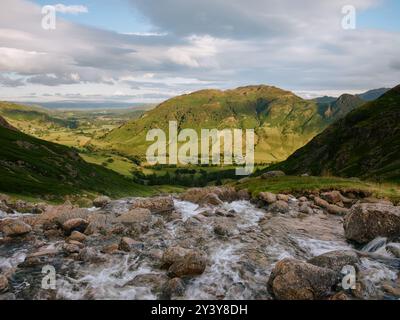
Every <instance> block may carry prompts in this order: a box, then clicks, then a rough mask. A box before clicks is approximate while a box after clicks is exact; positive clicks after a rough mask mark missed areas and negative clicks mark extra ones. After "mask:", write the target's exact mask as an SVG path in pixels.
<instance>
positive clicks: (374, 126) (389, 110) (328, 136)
mask: <svg viewBox="0 0 400 320" xmlns="http://www.w3.org/2000/svg"><path fill="white" fill-rule="evenodd" d="M399 123H400V85H398V86H396V87H395V88H393V89H391V90H390V91H388V92H387V93H385V94H384V95H383V96H381V97H380V98H378V99H377V100H375V101H372V102H369V103H367V104H365V105H363V106H361V107H359V108H357V109H355V110H353V111H352V112H350V113H349V114H347V116H346V117H344V118H342V119H341V120H339V121H337V122H336V123H334V124H333V125H331V126H330V127H328V128H327V129H326V130H325V131H324V132H322V133H321V134H319V135H318V136H316V137H315V138H314V139H313V140H312V141H311V142H310V143H308V144H307V145H305V146H304V147H303V148H301V149H299V150H298V151H296V152H295V153H294V154H293V155H292V156H290V157H289V158H288V159H287V160H286V161H284V162H282V163H280V164H278V165H275V166H273V168H276V169H281V170H284V171H285V172H287V173H288V174H302V173H309V174H312V175H335V176H343V177H360V178H364V179H374V180H388V181H394V182H399V181H400V128H399Z"/></svg>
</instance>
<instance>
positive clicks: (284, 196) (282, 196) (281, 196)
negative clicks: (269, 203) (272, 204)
mask: <svg viewBox="0 0 400 320" xmlns="http://www.w3.org/2000/svg"><path fill="white" fill-rule="evenodd" d="M276 198H277V199H278V200H280V201H285V202H288V201H289V199H290V197H289V196H288V195H287V194H278V195H277V196H276Z"/></svg>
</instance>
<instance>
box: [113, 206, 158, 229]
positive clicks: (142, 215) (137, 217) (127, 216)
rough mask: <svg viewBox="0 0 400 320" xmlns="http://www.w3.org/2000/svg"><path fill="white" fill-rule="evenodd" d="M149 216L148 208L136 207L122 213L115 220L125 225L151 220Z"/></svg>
mask: <svg viewBox="0 0 400 320" xmlns="http://www.w3.org/2000/svg"><path fill="white" fill-rule="evenodd" d="M151 218H152V215H151V212H150V210H149V209H143V208H136V209H132V210H130V211H128V212H126V213H123V214H122V215H120V216H119V217H117V218H116V219H115V221H116V222H119V223H122V224H125V225H132V224H140V223H146V222H151Z"/></svg>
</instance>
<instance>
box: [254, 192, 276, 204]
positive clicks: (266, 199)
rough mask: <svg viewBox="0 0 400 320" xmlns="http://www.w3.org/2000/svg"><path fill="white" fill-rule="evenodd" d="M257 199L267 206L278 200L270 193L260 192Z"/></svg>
mask: <svg viewBox="0 0 400 320" xmlns="http://www.w3.org/2000/svg"><path fill="white" fill-rule="evenodd" d="M258 197H259V198H260V200H262V201H264V202H266V203H268V204H272V203H274V202H276V201H277V200H278V199H277V197H276V194H274V193H271V192H260V194H259V195H258Z"/></svg>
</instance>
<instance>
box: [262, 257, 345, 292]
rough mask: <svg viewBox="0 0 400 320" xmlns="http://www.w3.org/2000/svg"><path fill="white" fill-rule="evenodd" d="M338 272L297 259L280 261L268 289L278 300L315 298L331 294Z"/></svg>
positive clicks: (273, 272)
mask: <svg viewBox="0 0 400 320" xmlns="http://www.w3.org/2000/svg"><path fill="white" fill-rule="evenodd" d="M337 281H338V279H337V273H336V272H335V271H333V270H330V269H327V268H321V267H318V266H315V265H312V264H310V263H306V262H302V261H299V260H295V259H284V260H282V261H279V262H278V263H277V264H276V266H275V268H274V270H273V271H272V273H271V276H270V278H269V281H268V291H269V292H270V293H271V294H272V295H273V296H274V297H275V298H276V299H278V300H314V299H323V298H325V297H327V296H329V295H330V294H331V292H332V288H333V287H334V286H335V284H336V283H337Z"/></svg>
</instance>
